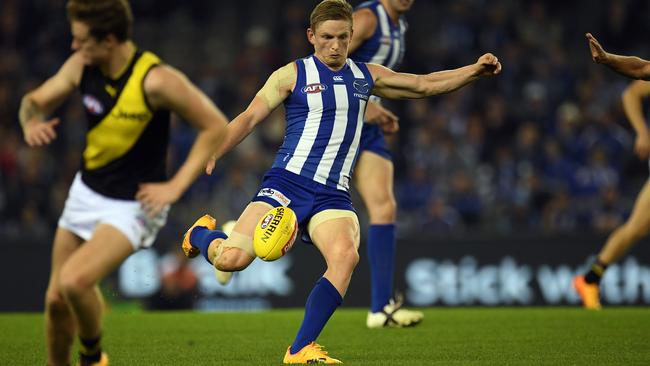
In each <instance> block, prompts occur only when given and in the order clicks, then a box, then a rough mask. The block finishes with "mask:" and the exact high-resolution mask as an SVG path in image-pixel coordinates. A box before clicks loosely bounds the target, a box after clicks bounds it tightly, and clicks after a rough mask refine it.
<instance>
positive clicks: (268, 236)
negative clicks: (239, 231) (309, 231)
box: [253, 206, 298, 262]
mask: <svg viewBox="0 0 650 366" xmlns="http://www.w3.org/2000/svg"><path fill="white" fill-rule="evenodd" d="M297 234H298V220H297V219H296V214H295V212H293V210H292V209H290V208H289V207H283V206H280V207H275V208H272V209H271V210H270V211H269V212H267V214H266V215H264V216H263V217H262V219H261V220H260V221H259V222H258V223H257V226H255V233H254V234H253V248H254V249H255V255H256V256H258V257H259V258H261V259H262V260H264V261H267V262H270V261H274V260H276V259H279V258H280V257H282V256H283V255H285V254H286V253H287V252H288V251H289V250H290V249H291V247H292V246H293V243H294V242H295V241H296V235H297Z"/></svg>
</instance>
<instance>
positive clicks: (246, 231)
mask: <svg viewBox="0 0 650 366" xmlns="http://www.w3.org/2000/svg"><path fill="white" fill-rule="evenodd" d="M272 208H273V206H271V205H270V204H268V203H266V202H261V201H255V202H251V203H249V204H248V206H246V209H244V212H242V214H241V215H240V216H239V218H238V219H237V223H236V224H235V227H234V228H233V232H237V233H239V234H242V235H246V236H249V237H253V233H254V232H255V225H257V223H258V222H259V221H260V219H261V218H262V216H264V215H266V213H267V212H269V210H270V209H272Z"/></svg>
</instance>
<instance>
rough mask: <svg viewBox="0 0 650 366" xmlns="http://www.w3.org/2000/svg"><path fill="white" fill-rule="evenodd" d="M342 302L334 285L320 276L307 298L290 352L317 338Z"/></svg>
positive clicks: (298, 349) (296, 350) (294, 351)
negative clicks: (303, 313) (303, 314)
mask: <svg viewBox="0 0 650 366" xmlns="http://www.w3.org/2000/svg"><path fill="white" fill-rule="evenodd" d="M342 302H343V298H342V297H341V294H339V291H338V290H337V289H336V287H334V285H332V283H331V282H330V281H329V280H328V279H327V278H325V277H321V278H320V279H319V280H318V281H317V282H316V286H314V289H313V290H311V293H310V294H309V297H308V298H307V304H306V305H305V317H304V318H303V320H302V324H301V325H300V330H298V335H296V339H295V340H294V341H293V344H292V345H291V353H292V354H295V353H296V352H298V351H300V350H301V349H302V348H303V347H305V346H306V345H308V344H309V343H311V342H314V341H315V340H316V338H318V335H319V334H320V332H321V331H322V330H323V328H324V327H325V323H327V321H328V320H329V319H330V317H331V316H332V314H334V311H335V310H336V308H338V307H339V306H340V305H341V303H342Z"/></svg>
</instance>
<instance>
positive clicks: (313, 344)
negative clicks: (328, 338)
mask: <svg viewBox="0 0 650 366" xmlns="http://www.w3.org/2000/svg"><path fill="white" fill-rule="evenodd" d="M311 344H312V347H314V348H316V350H318V351H319V352H321V353H322V354H324V355H326V354H327V351H325V350H324V349H323V346H321V345H320V344H318V343H315V342H312V343H311Z"/></svg>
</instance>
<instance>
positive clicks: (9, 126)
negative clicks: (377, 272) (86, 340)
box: [0, 0, 650, 310]
mask: <svg viewBox="0 0 650 366" xmlns="http://www.w3.org/2000/svg"><path fill="white" fill-rule="evenodd" d="M359 2H360V1H352V3H353V4H357V3H359ZM315 3H316V1H269V0H257V1H245V2H204V1H185V2H182V3H181V2H176V1H169V0H166V1H154V0H144V1H133V4H132V6H133V9H134V14H135V18H136V21H135V28H134V39H135V40H136V42H137V44H138V45H139V46H140V47H143V48H146V49H150V50H152V51H154V52H156V53H158V54H159V55H160V56H162V57H163V58H164V59H165V60H166V61H167V62H168V63H170V64H172V65H174V66H176V67H178V68H179V69H181V70H183V71H184V72H185V73H186V74H187V75H188V76H189V77H190V79H192V80H193V81H194V82H195V83H196V84H197V85H199V86H200V87H201V89H203V91H205V92H206V93H207V94H208V95H209V96H210V97H211V98H212V99H213V100H214V101H215V103H216V104H217V105H218V106H219V107H220V108H222V109H223V110H224V112H226V114H227V115H228V116H229V117H230V118H233V117H234V116H236V115H237V113H239V112H240V111H242V110H243V109H244V108H245V106H246V104H247V103H248V101H250V99H251V98H252V96H253V95H254V94H255V92H256V91H257V89H258V88H259V87H260V86H261V85H262V84H263V82H264V80H265V78H266V76H268V75H269V74H270V73H271V72H272V71H273V70H274V69H275V68H277V67H279V66H281V65H283V64H284V63H286V61H288V60H290V59H295V58H297V57H302V56H304V55H307V54H309V53H310V47H309V44H308V43H307V41H306V39H305V33H304V29H305V28H306V27H307V24H306V20H307V19H308V13H309V10H310V9H311V8H312V7H313V5H314V4H315ZM407 19H408V22H409V24H410V28H409V32H408V33H407V47H408V50H407V53H406V58H405V61H404V63H403V65H402V66H401V67H400V70H408V71H410V72H416V73H422V72H428V71H432V70H440V69H447V68H454V67H458V66H461V65H464V64H468V63H471V62H474V61H475V60H476V58H477V57H478V56H480V54H482V53H483V52H488V51H489V52H493V53H495V54H496V55H498V56H499V58H500V60H501V61H502V63H503V66H504V72H503V73H502V75H501V76H499V77H497V78H494V79H491V80H482V81H479V82H478V83H475V84H473V85H472V86H470V87H468V88H465V89H463V90H462V91H460V92H456V93H454V94H451V95H448V96H443V97H436V98H431V99H429V100H420V101H408V102H395V103H389V104H388V105H389V107H390V108H391V109H393V110H394V111H396V113H397V114H398V115H399V116H400V117H401V130H400V132H399V133H398V135H397V136H396V137H395V138H394V139H392V141H391V143H392V149H393V152H394V156H395V163H396V175H395V177H396V188H395V192H396V196H397V199H398V205H399V209H400V211H399V214H398V235H399V247H398V272H397V274H396V276H397V279H396V280H397V284H398V287H399V288H400V289H402V290H403V291H404V292H405V295H406V299H407V301H408V302H409V303H410V304H413V305H426V306H428V305H473V304H478V305H500V304H504V305H527V304H567V303H575V302H576V300H577V299H576V298H575V295H573V294H572V293H571V290H570V288H569V280H570V278H571V275H572V274H573V273H574V272H575V271H577V270H578V269H579V268H581V266H583V265H584V264H585V263H586V261H587V260H588V258H589V255H590V254H594V253H595V251H596V250H597V249H598V248H599V247H600V245H602V243H603V240H604V239H605V237H606V234H607V233H609V232H610V231H611V230H612V229H613V228H614V227H615V226H616V225H618V224H620V223H621V222H623V220H624V219H625V218H626V217H627V215H628V214H629V210H630V208H631V203H632V201H633V199H634V196H635V194H636V193H637V191H638V189H639V187H640V186H641V184H642V183H643V182H644V181H645V179H647V174H648V172H647V170H648V168H647V163H646V162H640V161H638V159H636V158H635V157H634V156H633V154H632V146H633V142H634V133H633V131H632V130H631V129H630V127H629V124H628V123H627V122H626V120H625V117H624V115H623V113H622V110H621V105H620V94H621V92H622V90H623V89H624V88H625V86H626V85H627V84H628V83H629V80H627V79H625V78H623V77H620V76H618V75H616V74H614V73H613V72H610V71H608V70H607V69H605V68H604V67H600V66H597V65H594V64H593V62H592V61H591V58H590V57H589V52H588V48H587V44H586V41H585V39H584V33H585V32H586V31H591V32H593V33H594V34H595V35H596V36H597V37H598V38H599V40H600V41H601V42H602V43H603V45H604V46H605V47H606V49H608V50H609V51H611V52H615V53H622V54H635V55H639V56H641V57H644V58H648V57H650V54H649V52H648V47H647V35H648V34H649V31H650V29H648V28H649V26H650V4H648V3H647V2H646V1H635V0H630V1H623V0H621V1H602V2H592V1H572V2H570V3H563V2H554V1H549V2H545V1H531V2H525V3H524V2H517V1H506V0H497V1H479V0H462V1H451V0H449V1H435V2H433V1H425V0H417V1H416V2H415V4H414V6H413V9H412V10H411V12H409V14H407ZM0 29H1V31H0V55H2V56H1V57H0V238H1V240H0V258H1V259H0V263H1V266H0V274H1V278H2V280H0V283H2V285H1V286H0V293H3V294H12V296H7V297H5V296H3V300H2V301H1V302H0V309H1V310H35V309H40V308H41V307H42V296H43V295H42V294H43V293H44V289H45V286H46V281H47V274H48V267H49V257H50V248H51V238H52V233H53V230H54V227H55V225H56V220H57V218H58V216H59V214H60V212H61V209H62V207H63V203H64V200H65V197H66V195H67V190H68V188H69V184H70V182H71V180H72V177H73V175H74V174H75V172H76V170H77V168H78V165H79V161H80V153H81V149H82V148H83V136H84V132H85V123H84V121H83V119H84V117H83V112H82V109H81V104H80V103H79V99H78V98H71V99H70V102H69V103H66V104H65V105H64V106H63V107H62V108H60V110H59V111H57V112H56V114H57V115H59V116H61V117H62V119H63V123H62V125H61V126H60V127H59V129H58V131H59V138H58V140H57V141H56V142H55V143H54V144H53V145H52V146H50V147H48V148H46V149H28V148H27V146H26V145H25V144H24V143H23V142H22V134H21V131H20V128H19V124H18V121H17V110H18V106H19V102H20V97H21V96H22V95H23V94H24V93H25V92H26V91H28V90H30V89H32V88H34V87H35V86H36V85H38V84H39V83H41V82H42V81H43V80H45V78H47V77H48V76H49V75H51V74H53V73H54V72H55V71H56V70H57V68H58V67H59V66H60V65H61V63H62V62H63V61H64V60H65V58H66V57H67V56H68V55H69V52H70V51H69V49H70V47H69V46H70V41H71V39H70V34H69V29H68V24H67V21H66V19H65V10H64V7H63V6H62V4H61V2H60V1H45V0H41V1H19V0H3V1H2V3H1V4H0ZM282 132H283V120H282V113H281V112H277V113H275V114H274V115H273V116H272V117H271V118H269V120H268V121H266V122H265V123H263V124H262V125H260V128H258V130H257V131H256V132H255V133H254V134H253V135H252V136H251V137H250V138H249V139H247V140H246V142H244V143H243V144H242V145H241V146H240V147H238V148H237V149H236V151H235V152H233V153H231V154H230V155H229V156H227V157H226V158H225V159H224V160H222V161H221V162H219V164H218V170H217V173H216V174H215V175H214V176H213V177H202V178H201V179H200V180H199V181H198V182H197V183H196V184H195V185H194V186H193V187H192V188H191V189H190V191H188V192H187V194H186V195H185V196H184V197H183V199H182V201H180V202H179V203H178V204H176V205H175V206H174V208H173V210H172V213H171V216H170V218H169V221H168V224H167V226H166V227H165V228H164V229H163V230H162V231H161V233H160V235H159V237H158V241H157V243H156V245H155V252H152V251H149V252H141V253H139V254H138V255H137V256H135V257H134V258H132V260H130V261H129V262H128V263H127V264H126V265H125V266H124V267H122V269H121V271H120V272H119V273H118V274H116V275H115V276H112V277H111V279H110V280H109V281H107V282H106V283H105V285H104V287H105V292H106V293H107V294H108V295H110V296H111V297H113V299H112V301H114V302H115V304H121V303H123V300H124V299H137V300H136V302H137V303H138V304H142V305H144V306H151V307H155V308H168V307H197V308H203V309H259V308H265V307H268V306H302V305H303V304H302V301H303V300H302V299H303V298H304V296H302V295H303V294H305V293H306V292H307V291H308V289H309V288H310V287H311V285H312V284H313V281H315V280H316V278H317V277H318V275H319V274H320V273H321V271H320V268H321V267H322V266H323V264H322V263H321V262H320V259H319V258H318V256H317V255H316V254H315V253H313V249H312V248H310V247H306V246H300V245H298V246H297V248H296V250H295V252H294V253H292V254H291V256H289V257H288V258H286V259H283V260H282V261H278V262H275V263H272V264H263V263H256V264H255V266H254V267H253V268H251V270H250V271H248V274H247V275H244V274H246V273H247V272H244V274H243V275H241V276H238V277H237V278H236V279H235V281H234V283H233V284H232V285H231V286H230V287H226V288H221V287H219V286H218V285H217V284H216V283H215V282H214V280H212V278H211V273H210V268H209V266H208V265H207V264H205V263H203V262H201V261H195V262H196V263H194V262H193V263H192V264H190V265H189V266H188V265H187V263H185V262H184V261H183V260H182V258H181V257H179V254H180V251H179V250H178V247H177V244H178V242H179V240H180V237H181V234H182V232H184V230H185V228H186V227H187V226H188V225H189V224H190V223H191V222H192V221H193V219H194V218H195V217H196V216H198V215H200V214H202V213H203V212H210V213H212V214H214V215H215V216H216V217H217V218H218V219H219V220H220V221H224V220H228V219H232V218H235V217H236V216H237V215H238V214H239V212H241V210H242V208H243V207H244V205H245V204H246V203H247V202H248V201H249V199H250V197H252V195H253V194H254V193H255V192H256V189H257V187H258V184H259V178H260V176H261V174H262V173H263V172H264V170H265V169H267V168H268V167H269V166H270V164H271V162H272V159H273V156H274V154H273V153H274V151H275V148H276V147H277V145H278V144H279V143H280V142H281V138H282ZM193 137H194V135H193V132H192V130H191V129H190V128H189V127H188V126H187V125H185V124H184V123H182V121H178V120H174V122H173V138H172V146H171V149H170V154H169V159H170V162H171V164H170V167H171V168H172V169H175V168H176V167H177V166H178V164H179V162H180V161H182V160H183V158H184V156H185V154H186V153H187V151H188V149H189V147H190V144H191V142H192V139H193ZM356 202H357V207H358V208H360V210H359V211H360V212H361V218H362V222H363V223H364V225H365V221H366V220H365V216H364V213H363V209H361V207H362V205H361V204H360V202H359V201H358V199H357V200H356ZM361 251H362V263H361V266H360V268H359V272H358V273H356V274H355V278H354V280H353V284H352V288H351V290H350V295H349V296H348V297H347V298H346V305H349V306H363V305H365V304H367V303H368V296H369V295H368V290H367V286H368V284H367V278H368V276H367V269H366V264H365V252H364V248H363V247H362V249H361ZM632 254H633V256H632V257H631V258H630V259H626V260H623V262H622V265H621V266H617V267H616V269H615V270H611V271H609V272H608V277H606V279H605V286H604V291H603V292H604V293H605V301H606V302H609V303H620V304H631V303H636V304H639V303H645V304H648V303H650V249H649V248H648V245H646V244H641V245H639V247H638V248H637V249H636V250H635V251H633V253H632ZM549 276H550V277H549ZM513 279H514V282H513ZM263 280H265V281H263ZM26 284H28V286H25V285H26ZM551 287H553V288H552V289H551ZM294 294H299V296H293V295H294ZM352 294H354V295H352ZM143 299H144V300H143ZM172 300H173V301H172Z"/></svg>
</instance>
